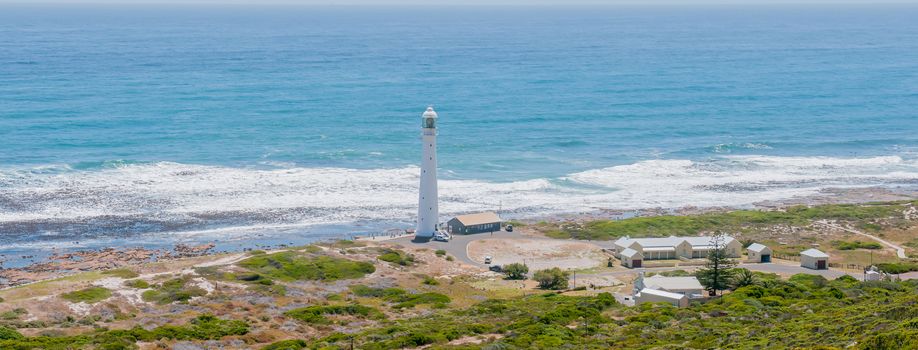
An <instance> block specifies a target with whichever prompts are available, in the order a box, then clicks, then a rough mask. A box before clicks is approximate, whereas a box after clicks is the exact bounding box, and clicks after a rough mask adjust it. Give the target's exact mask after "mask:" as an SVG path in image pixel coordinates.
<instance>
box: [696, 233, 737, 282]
mask: <svg viewBox="0 0 918 350" xmlns="http://www.w3.org/2000/svg"><path fill="white" fill-rule="evenodd" d="M726 241H727V235H726V234H724V233H723V232H718V233H716V234H715V235H714V236H713V237H711V246H712V247H711V251H709V252H708V262H707V263H706V264H705V266H704V268H701V269H699V270H698V272H696V273H695V276H696V277H698V281H699V282H701V285H702V286H704V288H705V290H707V291H708V293H710V295H712V296H713V295H716V294H717V291H721V290H724V289H729V288H730V284H731V283H732V282H733V275H734V269H733V267H734V266H736V262H734V261H733V259H731V258H730V257H728V256H727V249H726Z"/></svg>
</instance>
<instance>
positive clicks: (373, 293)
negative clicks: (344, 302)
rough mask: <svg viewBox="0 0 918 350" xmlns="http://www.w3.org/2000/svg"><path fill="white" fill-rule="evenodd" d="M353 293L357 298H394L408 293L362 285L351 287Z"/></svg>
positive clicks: (396, 289) (402, 290)
mask: <svg viewBox="0 0 918 350" xmlns="http://www.w3.org/2000/svg"><path fill="white" fill-rule="evenodd" d="M351 291H352V292H354V294H356V295H357V296H361V297H372V298H393V297H394V296H398V295H402V294H407V293H408V292H407V291H405V290H404V289H399V288H371V287H367V286H365V285H362V284H358V285H354V286H351Z"/></svg>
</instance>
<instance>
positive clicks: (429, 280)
mask: <svg viewBox="0 0 918 350" xmlns="http://www.w3.org/2000/svg"><path fill="white" fill-rule="evenodd" d="M421 283H423V284H426V285H428V286H438V285H440V281H438V280H437V279H436V278H433V277H430V276H424V280H423V281H422V282H421Z"/></svg>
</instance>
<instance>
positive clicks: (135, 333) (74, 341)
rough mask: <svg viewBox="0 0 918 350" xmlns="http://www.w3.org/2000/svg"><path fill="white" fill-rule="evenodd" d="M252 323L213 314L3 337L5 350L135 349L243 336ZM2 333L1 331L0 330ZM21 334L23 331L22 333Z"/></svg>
mask: <svg viewBox="0 0 918 350" xmlns="http://www.w3.org/2000/svg"><path fill="white" fill-rule="evenodd" d="M248 331H249V326H248V324H246V323H245V322H243V321H236V320H222V319H218V318H216V317H214V316H210V315H202V316H198V317H197V318H195V319H194V320H192V321H191V323H189V324H188V325H185V326H172V325H168V326H160V327H157V328H154V329H153V330H146V329H143V328H141V327H135V328H131V329H119V330H104V329H98V330H97V331H95V332H90V333H85V334H80V335H71V336H47V335H45V336H37V337H18V336H16V334H14V333H8V336H10V337H11V338H9V339H4V338H3V337H2V336H0V349H4V350H35V349H42V350H70V349H106V350H108V349H111V350H114V349H136V348H137V346H136V343H137V342H141V341H142V342H155V341H158V340H161V339H173V340H215V339H220V338H222V337H225V336H229V335H244V334H246V333H248ZM0 332H2V331H0ZM20 336H21V334H20Z"/></svg>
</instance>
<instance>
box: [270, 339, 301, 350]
mask: <svg viewBox="0 0 918 350" xmlns="http://www.w3.org/2000/svg"><path fill="white" fill-rule="evenodd" d="M307 345H309V343H307V342H306V341H305V340H299V339H290V340H282V341H279V342H275V343H271V344H269V345H267V346H265V347H263V348H261V350H300V349H303V348H305V347H306V346H307Z"/></svg>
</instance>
